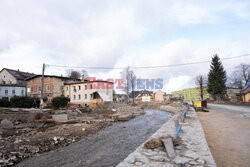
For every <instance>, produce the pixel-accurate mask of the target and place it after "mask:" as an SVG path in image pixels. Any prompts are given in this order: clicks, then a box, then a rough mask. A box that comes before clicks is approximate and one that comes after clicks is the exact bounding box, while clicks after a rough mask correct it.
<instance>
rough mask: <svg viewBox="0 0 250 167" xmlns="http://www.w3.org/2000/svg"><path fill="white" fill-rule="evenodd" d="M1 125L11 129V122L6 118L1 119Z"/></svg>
mask: <svg viewBox="0 0 250 167" xmlns="http://www.w3.org/2000/svg"><path fill="white" fill-rule="evenodd" d="M1 127H2V128H3V129H13V123H12V122H11V121H9V120H8V119H4V120H2V121H1Z"/></svg>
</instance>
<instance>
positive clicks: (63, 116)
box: [52, 114, 68, 122]
mask: <svg viewBox="0 0 250 167" xmlns="http://www.w3.org/2000/svg"><path fill="white" fill-rule="evenodd" d="M52 118H53V120H54V121H55V122H66V121H68V114H60V115H52Z"/></svg>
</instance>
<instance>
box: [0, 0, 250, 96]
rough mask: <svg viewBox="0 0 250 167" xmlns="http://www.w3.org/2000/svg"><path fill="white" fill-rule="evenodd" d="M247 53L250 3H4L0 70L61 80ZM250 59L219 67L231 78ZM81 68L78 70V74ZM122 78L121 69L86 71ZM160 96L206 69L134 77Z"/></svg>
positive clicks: (21, 0) (144, 71) (163, 70)
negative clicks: (71, 73) (157, 86)
mask: <svg viewBox="0 0 250 167" xmlns="http://www.w3.org/2000/svg"><path fill="white" fill-rule="evenodd" d="M249 53H250V1H249V0H209V1H208V0H206V1H205V0H200V1H195V0H178V1H177V0H154V1H152V0H151V1H149V0H136V1H135V0H98V1H97V0H71V1H66V0H39V1H38V0H1V1H0V68H11V69H20V70H22V71H27V72H33V73H36V74H41V72H42V64H43V63H45V64H48V66H46V69H45V74H54V75H66V70H67V69H70V68H71V67H67V68H58V67H53V66H49V65H63V66H78V67H93V66H94V67H101V66H102V67H111V68H113V67H114V68H115V67H127V66H132V67H137V66H157V65H172V64H181V63H191V62H197V61H209V60H211V57H212V56H213V55H214V54H218V55H219V56H220V58H227V57H234V56H239V55H243V54H249ZM249 62H250V56H248V57H242V58H237V59H232V60H224V61H223V66H224V68H225V70H226V71H227V74H228V75H229V74H230V73H231V72H232V71H233V70H234V67H235V66H237V65H239V64H240V63H249ZM82 69H83V68H80V69H77V70H82ZM85 70H87V71H88V74H89V76H93V77H97V78H100V79H101V78H103V79H106V78H120V77H121V76H120V75H121V71H122V70H120V69H109V70H107V69H105V70H104V69H98V70H97V69H95V70H94V69H85ZM134 71H135V74H136V76H137V77H138V78H143V79H155V78H162V79H163V85H164V86H163V90H164V91H166V92H167V93H170V92H172V91H175V90H180V89H183V88H188V87H193V86H195V76H197V75H199V74H202V75H207V73H208V71H209V63H203V64H197V65H189V66H180V67H170V68H157V69H135V70H134Z"/></svg>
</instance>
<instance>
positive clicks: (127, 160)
mask: <svg viewBox="0 0 250 167" xmlns="http://www.w3.org/2000/svg"><path fill="white" fill-rule="evenodd" d="M125 162H127V163H129V164H134V163H135V157H134V156H128V157H127V158H126V159H125Z"/></svg>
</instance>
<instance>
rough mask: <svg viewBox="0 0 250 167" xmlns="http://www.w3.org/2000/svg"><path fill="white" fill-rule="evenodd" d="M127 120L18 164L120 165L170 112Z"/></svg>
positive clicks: (39, 166) (154, 112) (148, 112)
mask: <svg viewBox="0 0 250 167" xmlns="http://www.w3.org/2000/svg"><path fill="white" fill-rule="evenodd" d="M145 111H146V114H145V115H141V116H138V117H136V118H134V119H132V120H130V121H127V122H118V123H114V124H113V125H112V126H110V127H108V128H106V129H104V130H102V131H100V132H99V133H97V134H95V135H93V136H90V137H87V138H85V139H83V140H81V141H79V142H77V143H73V144H71V145H69V146H67V147H64V148H60V149H57V150H54V151H51V152H49V153H44V154H41V155H40V156H38V157H33V158H30V159H27V160H24V161H23V162H21V163H19V164H17V166H19V167H22V166H23V167H29V166H36V167H48V166H49V167H55V166H65V167H72V166H88V167H91V166H95V167H99V166H102V167H104V166H109V167H110V166H116V165H117V164H118V163H119V162H120V161H122V160H123V159H124V158H126V156H127V155H128V154H129V153H131V152H133V151H134V150H135V149H136V148H137V147H138V146H140V144H141V143H143V142H144V141H145V140H146V139H148V138H149V137H150V136H151V135H152V134H153V133H154V132H155V131H157V130H158V129H159V128H160V127H161V126H162V124H164V123H165V122H167V120H168V119H169V118H170V116H171V115H170V114H169V113H168V112H163V111H159V110H149V109H147V110H145Z"/></svg>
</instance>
